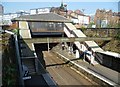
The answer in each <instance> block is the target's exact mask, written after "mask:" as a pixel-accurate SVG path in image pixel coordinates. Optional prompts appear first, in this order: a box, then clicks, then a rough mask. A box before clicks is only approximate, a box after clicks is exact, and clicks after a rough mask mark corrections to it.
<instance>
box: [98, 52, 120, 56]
mask: <svg viewBox="0 0 120 87" xmlns="http://www.w3.org/2000/svg"><path fill="white" fill-rule="evenodd" d="M98 52H99V53H102V54H106V55H109V56H113V57H116V58H120V54H119V53H115V52H110V51H98Z"/></svg>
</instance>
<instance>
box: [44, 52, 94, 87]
mask: <svg viewBox="0 0 120 87" xmlns="http://www.w3.org/2000/svg"><path fill="white" fill-rule="evenodd" d="M43 54H44V60H45V62H46V69H47V71H48V72H49V73H50V75H51V76H52V77H53V79H54V80H55V81H56V83H57V84H58V85H59V86H61V85H71V86H73V85H95V84H93V83H91V82H90V81H88V80H87V79H85V78H84V77H83V76H81V75H80V74H79V73H78V72H77V71H76V70H75V69H73V68H72V67H71V66H69V65H68V64H66V63H65V62H64V61H63V60H61V59H59V58H58V57H57V56H56V55H54V54H53V53H52V52H47V51H44V52H43Z"/></svg>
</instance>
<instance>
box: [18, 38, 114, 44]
mask: <svg viewBox="0 0 120 87" xmlns="http://www.w3.org/2000/svg"><path fill="white" fill-rule="evenodd" d="M111 39H112V38H91V37H79V38H75V37H71V38H66V37H50V38H49V37H47V38H30V39H29V38H28V39H26V38H25V39H20V42H22V43H24V42H25V43H48V42H49V43H59V42H75V41H79V42H83V41H91V40H94V41H109V40H111ZM48 40H49V41H48Z"/></svg>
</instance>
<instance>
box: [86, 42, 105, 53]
mask: <svg viewBox="0 0 120 87" xmlns="http://www.w3.org/2000/svg"><path fill="white" fill-rule="evenodd" d="M85 43H86V44H87V45H88V46H89V47H90V48H91V49H92V50H93V51H94V52H96V51H103V49H101V48H100V47H99V46H98V45H97V44H96V43H95V42H94V41H85Z"/></svg>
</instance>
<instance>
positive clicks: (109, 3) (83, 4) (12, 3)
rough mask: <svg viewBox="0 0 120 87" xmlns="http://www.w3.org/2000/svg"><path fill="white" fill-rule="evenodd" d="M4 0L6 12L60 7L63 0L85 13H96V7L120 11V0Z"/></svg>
mask: <svg viewBox="0 0 120 87" xmlns="http://www.w3.org/2000/svg"><path fill="white" fill-rule="evenodd" d="M35 1H36V0H29V1H27V0H2V1H1V2H0V4H2V5H3V6H4V13H15V12H18V11H20V10H25V11H29V10H30V9H34V8H42V7H58V6H60V4H61V2H62V1H63V2H64V3H66V4H67V9H68V10H76V9H80V10H82V9H84V13H85V14H95V12H96V9H106V10H112V11H113V12H118V2H119V3H120V1H119V0H106V1H105V0H101V2H100V1H97V0H84V1H81V0H74V1H73V0H72V1H70V0H67V1H66V0H59V1H57V0H45V2H43V0H42V1H40V0H37V1H36V2H35Z"/></svg>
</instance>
